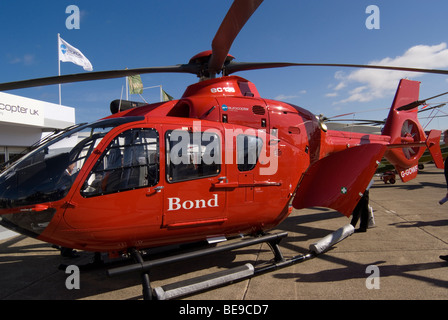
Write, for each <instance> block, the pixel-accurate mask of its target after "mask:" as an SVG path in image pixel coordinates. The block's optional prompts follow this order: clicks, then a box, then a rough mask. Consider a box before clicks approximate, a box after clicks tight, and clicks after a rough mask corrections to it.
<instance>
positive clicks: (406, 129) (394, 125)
mask: <svg viewBox="0 0 448 320" xmlns="http://www.w3.org/2000/svg"><path fill="white" fill-rule="evenodd" d="M419 91H420V82H418V81H412V80H407V79H402V80H401V81H400V84H399V86H398V89H397V93H396V95H395V99H394V102H393V104H392V107H391V109H390V112H389V116H388V117H387V120H386V124H385V126H384V129H383V135H387V136H390V137H391V140H390V143H391V144H390V145H389V149H388V150H387V151H386V153H385V155H384V157H385V158H386V159H387V160H388V161H389V162H390V163H391V164H393V165H394V166H395V168H396V169H397V171H398V173H399V175H400V178H401V180H402V181H403V182H406V181H409V180H411V179H414V178H415V177H417V173H418V161H419V159H420V158H421V156H422V155H423V153H424V152H425V150H426V148H428V149H429V151H430V153H431V155H432V157H433V159H434V162H435V163H436V166H437V167H439V168H443V160H442V153H441V151H440V136H441V131H439V130H432V131H431V132H430V133H429V135H428V137H427V136H426V133H425V131H424V130H423V128H422V126H421V125H420V122H419V121H418V117H417V111H418V109H417V107H418V105H419V104H420V101H419V100H418V99H419Z"/></svg>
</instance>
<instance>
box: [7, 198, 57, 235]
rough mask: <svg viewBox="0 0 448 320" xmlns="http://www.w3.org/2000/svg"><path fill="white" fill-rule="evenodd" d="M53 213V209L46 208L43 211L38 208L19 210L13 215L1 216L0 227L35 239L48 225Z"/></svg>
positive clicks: (54, 211)
mask: <svg viewBox="0 0 448 320" xmlns="http://www.w3.org/2000/svg"><path fill="white" fill-rule="evenodd" d="M1 211H3V210H1ZM1 211H0V213H1ZM55 213H56V210H55V209H54V208H48V207H47V208H46V209H44V210H42V208H40V207H39V206H36V207H33V208H28V209H21V210H19V211H17V212H14V213H8V214H3V215H1V216H0V225H2V226H4V227H5V228H8V229H10V230H13V231H16V232H18V233H21V234H24V235H27V236H29V237H33V238H37V237H38V236H39V235H40V234H41V233H42V232H43V231H44V230H45V228H46V227H47V226H48V225H49V223H50V221H51V219H53V216H54V214H55Z"/></svg>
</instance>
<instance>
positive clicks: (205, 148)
mask: <svg viewBox="0 0 448 320" xmlns="http://www.w3.org/2000/svg"><path fill="white" fill-rule="evenodd" d="M389 142H390V137H389V136H383V135H367V134H356V133H351V132H350V133H344V132H335V131H328V130H327V129H326V127H325V124H323V123H322V122H321V121H320V119H319V117H316V116H315V115H313V114H312V113H310V112H309V111H307V110H305V109H302V108H300V107H297V106H294V105H291V104H288V103H284V102H279V101H275V100H268V99H262V98H261V97H260V95H259V93H258V91H257V89H256V88H255V86H254V85H253V84H252V83H251V82H249V81H247V80H245V79H243V78H240V77H237V76H228V77H222V78H217V79H209V80H206V81H202V82H199V83H196V84H193V85H191V86H190V87H188V88H187V90H186V92H185V93H184V95H183V97H182V98H181V99H179V100H175V101H168V102H162V103H157V104H150V105H146V106H140V107H137V108H132V109H129V110H125V111H121V112H118V113H116V114H113V115H111V116H109V117H107V118H105V119H103V120H100V121H98V122H95V123H92V124H87V125H83V126H79V127H76V128H75V129H73V130H71V131H68V132H66V133H65V134H64V135H62V136H59V137H58V138H57V139H50V141H49V142H47V143H45V144H43V145H42V146H40V147H39V148H38V149H37V150H34V151H32V152H31V153H29V154H28V155H26V156H24V157H23V159H21V160H20V161H18V162H17V163H15V164H14V165H13V166H11V167H10V168H9V169H7V170H6V171H5V172H3V173H2V175H1V176H0V214H1V217H2V220H1V221H0V222H1V223H2V224H3V225H5V226H7V227H8V228H11V229H15V230H17V231H20V232H22V233H25V234H28V235H32V236H34V237H36V238H38V239H40V240H43V241H47V242H50V243H54V244H58V245H61V246H64V247H70V248H76V249H81V250H86V251H96V252H109V253H116V252H121V251H125V250H127V249H128V248H149V247H155V246H163V245H170V244H179V243H185V242H192V241H201V240H206V239H214V238H220V237H231V236H236V235H245V234H257V233H262V232H263V231H265V230H268V229H271V228H273V227H275V226H277V225H278V224H279V223H280V222H281V221H282V220H283V219H285V218H286V217H287V216H288V215H289V213H290V212H291V210H292V207H291V203H292V202H293V203H294V207H296V208H302V207H307V206H311V205H322V206H328V207H332V208H336V209H337V210H339V211H340V212H342V213H344V214H346V215H350V214H351V210H353V207H354V205H356V203H357V202H358V201H359V198H360V192H363V191H364V189H365V187H366V186H367V184H368V182H369V181H370V179H371V177H372V175H373V173H374V171H375V168H376V167H377V164H378V163H379V160H381V157H382V156H383V154H384V153H385V151H386V145H387V144H389ZM346 153H347V154H346ZM332 154H334V155H335V156H334V157H331V155H332ZM322 159H324V161H320V160H322ZM325 161H327V163H325ZM339 168H341V171H340V172H338V169H339ZM327 180H328V181H327ZM299 185H302V188H301V189H300V188H298V187H299ZM330 187H331V190H330V189H329V188H330ZM327 189H328V190H327ZM344 189H346V190H350V192H348V193H347V192H345V193H344V192H342V193H343V195H341V191H340V190H344ZM320 191H325V192H320ZM297 193H300V194H299V196H298V197H296V198H297V199H295V200H294V201H291V200H292V199H293V197H294V196H295V195H296V194H297ZM361 195H362V194H361ZM316 197H317V198H316Z"/></svg>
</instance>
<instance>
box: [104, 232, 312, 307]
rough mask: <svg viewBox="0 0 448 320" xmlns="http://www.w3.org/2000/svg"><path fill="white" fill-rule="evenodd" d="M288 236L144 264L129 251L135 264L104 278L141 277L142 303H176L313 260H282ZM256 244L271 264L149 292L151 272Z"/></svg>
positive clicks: (248, 266)
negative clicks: (263, 247)
mask: <svg viewBox="0 0 448 320" xmlns="http://www.w3.org/2000/svg"><path fill="white" fill-rule="evenodd" d="M287 235H288V234H287V233H286V232H283V233H277V234H268V235H263V236H260V237H256V238H252V239H249V240H241V241H239V242H236V243H232V244H227V245H222V246H218V247H214V248H207V249H202V250H197V251H194V252H189V253H182V254H178V255H175V256H172V257H166V258H161V259H157V260H152V261H144V260H143V257H142V255H141V253H140V252H139V251H138V250H132V251H131V254H132V256H133V258H134V260H135V261H136V263H135V264H131V265H127V266H122V267H117V268H113V269H109V270H108V271H107V274H108V276H110V277H114V276H118V275H122V274H126V273H130V272H139V273H140V274H141V277H142V287H143V298H144V299H145V300H169V299H176V298H180V297H183V296H186V295H191V294H193V293H197V292H201V291H205V290H209V289H212V288H216V287H219V286H223V285H226V284H229V283H232V282H235V281H240V280H244V279H248V278H251V277H254V276H257V275H259V274H262V273H265V272H269V271H273V270H275V269H278V268H283V267H286V266H289V265H292V264H294V263H298V262H303V261H305V260H308V259H310V258H313V257H314V256H315V254H314V253H313V252H310V253H308V254H304V255H298V256H295V257H292V258H290V259H285V258H284V257H283V254H282V252H281V251H280V248H279V246H278V245H279V243H280V241H281V240H282V239H283V238H285V237H286V236H287ZM259 243H267V244H268V245H269V247H270V249H271V251H272V253H273V254H274V258H273V260H272V261H271V262H269V263H266V264H262V265H260V266H257V267H254V266H253V265H252V264H250V263H247V264H245V265H243V266H239V267H235V268H232V269H229V270H225V271H220V272H217V273H213V274H209V275H205V276H201V277H197V278H193V279H188V280H184V281H180V282H177V283H173V284H168V285H165V286H162V287H157V288H154V289H153V288H151V284H150V279H149V272H150V270H151V268H154V267H157V266H162V265H165V264H169V263H174V262H179V261H185V260H188V259H193V258H198V257H203V256H207V255H210V254H215V253H220V252H226V251H231V250H235V249H239V248H243V247H248V246H252V245H255V244H259Z"/></svg>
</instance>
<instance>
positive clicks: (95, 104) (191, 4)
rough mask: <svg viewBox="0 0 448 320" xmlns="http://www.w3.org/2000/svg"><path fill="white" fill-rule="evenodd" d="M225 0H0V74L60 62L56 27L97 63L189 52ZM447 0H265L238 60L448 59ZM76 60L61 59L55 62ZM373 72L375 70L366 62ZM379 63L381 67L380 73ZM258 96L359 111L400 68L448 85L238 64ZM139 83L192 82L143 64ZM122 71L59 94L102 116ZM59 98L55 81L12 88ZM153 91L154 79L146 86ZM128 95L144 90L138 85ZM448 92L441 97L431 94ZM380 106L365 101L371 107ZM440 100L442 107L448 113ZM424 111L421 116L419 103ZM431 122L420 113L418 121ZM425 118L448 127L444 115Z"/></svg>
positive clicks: (122, 64) (372, 115) (378, 99)
mask: <svg viewBox="0 0 448 320" xmlns="http://www.w3.org/2000/svg"><path fill="white" fill-rule="evenodd" d="M69 5H76V6H78V8H79V9H80V11H81V19H80V29H79V30H69V29H67V28H66V20H67V18H68V17H69V16H70V14H67V13H66V12H65V11H66V8H67V6H69ZM230 5H231V1H230V0H221V1H213V0H188V1H185V0H184V1H179V0H177V1H174V0H134V1H132V2H131V1H127V2H126V1H118V0H109V1H102V0H95V1H92V0H90V1H87V0H82V1H76V0H70V1H64V0H58V1H49V0H42V1H24V0H2V1H1V3H0V18H1V20H0V21H1V22H2V25H3V27H2V28H1V31H0V35H1V39H2V40H3V41H2V49H1V51H0V82H9V81H14V80H24V79H29V78H37V77H46V76H54V75H57V73H58V56H57V34H58V33H60V34H61V37H62V38H63V39H64V40H65V41H67V42H68V43H70V44H71V45H73V46H75V47H76V48H78V49H79V50H81V51H82V52H83V54H84V55H85V56H86V57H87V58H88V59H89V60H90V61H91V63H92V65H93V68H94V71H102V70H111V69H124V68H136V67H152V66H167V65H175V64H180V63H187V62H188V60H189V59H190V58H191V57H192V56H194V55H195V54H197V53H198V52H201V51H204V50H208V49H210V47H211V41H212V39H213V37H214V34H215V32H216V30H217V29H218V27H219V25H220V23H221V21H222V19H223V17H224V15H225V13H226V12H227V10H228V8H229V7H230ZM369 5H376V6H377V7H378V8H379V10H380V14H379V18H380V20H379V23H380V25H379V26H380V28H379V29H373V30H369V29H368V28H366V25H365V23H366V19H368V17H369V15H370V14H367V13H366V8H367V7H368V6H369ZM447 12H448V2H447V1H446V0H429V1H420V0H392V1H391V0H368V1H364V0H339V1H334V0H317V1H316V0H315V1H311V0H276V1H273V0H265V1H264V3H262V4H261V6H260V7H259V9H258V10H257V11H256V12H255V14H254V15H253V16H252V18H251V19H250V20H249V22H248V23H247V25H246V26H245V28H244V29H243V30H242V31H241V33H240V34H239V36H238V38H237V39H236V40H235V42H234V44H233V46H232V50H231V52H230V53H231V54H232V55H233V56H235V57H236V59H237V61H263V62H264V61H266V62H267V61H286V62H310V63H311V62H316V63H356V64H367V63H370V62H372V61H377V62H381V63H392V64H393V63H401V64H406V65H407V66H410V67H426V68H440V69H448V46H447V44H448V36H447V31H448V19H446V13H447ZM80 72H84V70H83V69H82V68H81V67H79V66H76V65H74V64H72V63H67V62H65V63H61V73H62V74H70V73H80ZM374 72H376V73H374ZM378 72H379V73H378ZM238 75H239V76H242V77H244V78H246V79H248V80H250V81H252V82H253V83H254V84H255V85H256V86H257V88H258V90H259V92H260V94H261V96H262V97H265V98H269V99H279V100H284V101H288V102H291V103H294V104H296V105H299V106H301V107H304V108H306V109H309V110H311V111H312V112H313V113H315V114H320V113H322V114H324V115H325V116H327V117H331V116H335V115H339V114H343V113H348V112H359V114H356V115H355V117H357V118H362V119H365V118H369V119H380V120H381V119H383V118H384V117H386V116H387V110H386V108H388V107H389V106H390V104H391V102H392V99H393V96H394V91H395V89H396V87H397V85H398V80H399V79H400V77H403V76H404V77H408V78H410V79H415V80H419V81H421V82H422V85H421V94H420V97H421V98H428V97H430V96H434V95H437V94H439V93H442V92H446V91H448V76H440V75H420V74H400V73H388V72H384V71H369V72H365V71H357V70H356V69H342V68H313V67H303V68H288V69H284V68H282V69H271V70H257V71H250V72H241V73H238ZM142 80H143V83H144V86H145V87H150V86H156V85H163V88H164V90H165V91H167V92H168V93H169V94H170V95H172V96H173V97H175V98H180V97H181V96H182V93H183V92H184V90H185V88H186V87H187V86H188V85H189V84H192V83H194V82H196V81H197V79H196V77H195V76H194V75H189V74H151V75H143V76H142ZM124 84H125V80H124V79H114V80H102V81H94V82H85V83H76V84H64V85H62V104H63V105H67V106H71V107H75V108H76V117H77V122H85V121H93V120H96V119H98V118H101V117H104V116H107V115H109V103H110V102H111V101H112V100H114V99H118V98H120V95H121V91H122V87H123V86H124ZM10 93H12V94H18V95H22V96H26V97H30V98H35V99H40V100H44V101H49V102H53V103H58V100H59V98H58V86H48V87H39V88H30V89H23V90H14V91H10ZM143 97H144V98H145V100H147V101H148V102H157V101H158V99H159V94H158V91H157V89H148V90H145V92H144V93H143ZM131 99H133V100H137V101H141V99H140V97H138V96H131ZM444 101H448V96H446V97H442V98H439V99H437V100H435V101H432V102H444ZM377 109H384V110H382V111H375V112H370V110H377ZM447 114H448V109H447V107H444V108H442V109H440V110H439V115H447ZM421 115H422V117H426V116H429V113H428V114H425V113H422V114H421ZM421 122H422V124H423V125H427V120H426V119H422V120H421ZM427 128H428V129H430V128H436V129H445V128H448V117H446V118H437V119H434V120H432V122H431V123H429V125H428V126H427Z"/></svg>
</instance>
